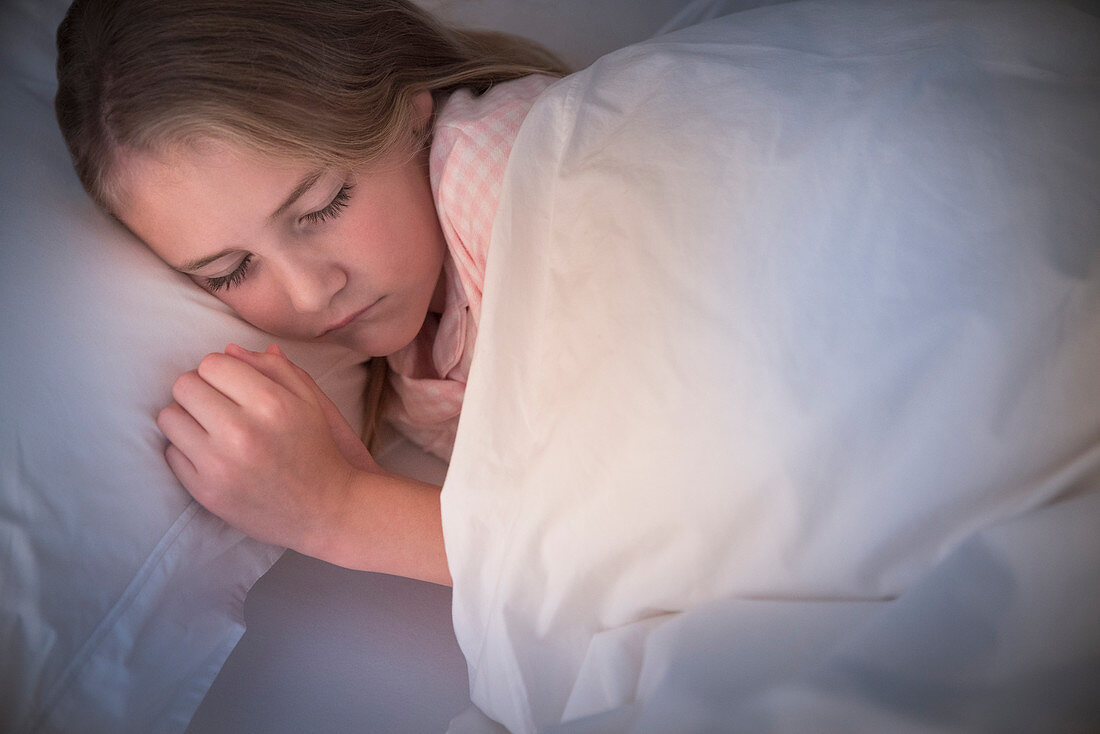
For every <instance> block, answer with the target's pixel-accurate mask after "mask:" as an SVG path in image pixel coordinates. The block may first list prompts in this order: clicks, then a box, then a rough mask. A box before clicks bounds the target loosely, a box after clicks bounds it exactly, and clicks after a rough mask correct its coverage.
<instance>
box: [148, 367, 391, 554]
mask: <svg viewBox="0 0 1100 734" xmlns="http://www.w3.org/2000/svg"><path fill="white" fill-rule="evenodd" d="M172 396H173V398H175V400H174V402H173V403H172V404H170V405H169V406H167V407H166V408H164V410H162V411H161V412H160V414H159V415H158V416H157V425H158V426H159V427H160V429H161V430H162V431H163V432H164V434H165V436H166V437H167V438H168V440H169V441H170V445H169V446H168V448H167V450H166V452H165V457H166V459H167V461H168V464H169V466H170V467H171V468H172V471H173V472H174V473H175V474H176V476H177V477H178V478H179V480H180V482H182V483H183V485H184V487H185V488H186V489H187V490H188V491H189V492H190V493H191V494H192V496H194V497H195V499H196V500H198V501H199V502H200V503H201V504H202V505H204V506H205V507H206V508H207V509H209V510H210V511H211V512H213V513H214V514H216V515H218V516H220V517H221V518H223V519H224V520H226V521H227V522H229V523H230V524H232V525H234V526H236V527H237V528H239V529H241V530H242V531H244V532H245V533H247V534H248V535H250V536H252V537H254V538H257V539H259V540H262V541H265V542H270V543H275V544H279V545H284V546H287V547H291V548H296V549H302V548H308V547H309V546H310V544H311V543H312V542H313V540H314V539H315V538H317V537H321V536H323V535H324V534H325V533H326V532H327V528H328V527H329V526H330V525H331V524H332V523H333V522H335V518H337V517H339V515H340V512H341V507H342V506H343V505H345V504H346V503H347V501H348V499H349V498H348V495H349V493H350V492H351V487H352V483H353V479H354V477H355V475H356V474H357V473H358V472H378V471H380V470H379V469H378V466H377V464H375V463H374V460H373V459H372V458H371V456H370V454H369V452H368V451H367V450H366V448H365V447H364V446H363V444H362V443H361V442H360V441H359V439H358V437H357V436H356V435H355V432H354V431H352V429H351V427H350V426H348V424H347V422H346V421H344V419H343V417H342V416H341V415H340V413H339V411H338V410H337V409H336V406H335V405H333V404H332V402H331V401H330V400H329V399H328V398H327V397H326V396H325V395H324V393H323V392H322V391H321V390H320V388H319V387H317V385H316V383H315V382H314V381H313V380H312V378H310V377H309V375H308V374H307V373H306V372H305V371H304V370H301V369H300V368H298V367H297V366H296V365H294V364H292V363H291V362H290V361H289V360H288V359H286V357H285V356H284V355H283V353H282V352H281V350H279V349H278V347H269V348H268V350H267V351H266V352H262V353H261V352H250V351H248V350H245V349H242V348H241V347H237V346H235V345H230V346H229V347H227V348H226V352H225V354H217V353H215V354H209V355H207V356H206V357H205V358H204V359H203V360H202V362H201V363H200V364H199V367H198V369H196V370H192V371H190V372H187V373H184V374H183V375H181V376H180V377H179V379H177V380H176V383H175V384H174V385H173V388H172Z"/></svg>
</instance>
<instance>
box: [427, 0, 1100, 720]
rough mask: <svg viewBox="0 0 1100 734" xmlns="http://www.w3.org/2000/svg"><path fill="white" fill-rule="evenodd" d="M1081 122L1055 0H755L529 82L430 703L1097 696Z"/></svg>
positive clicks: (1096, 55) (450, 537)
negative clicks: (531, 95) (453, 643)
mask: <svg viewBox="0 0 1100 734" xmlns="http://www.w3.org/2000/svg"><path fill="white" fill-rule="evenodd" d="M1097 130H1100V23H1098V22H1097V19H1096V18H1094V17H1091V16H1089V15H1086V14H1085V13H1083V12H1080V11H1078V10H1075V9H1073V8H1071V7H1069V6H1066V5H1061V4H1055V3H996V4H989V3H961V2H923V3H889V4H887V3H869V2H847V1H843V0H838V1H836V2H797V3H790V4H784V5H777V6H773V7H766V8H760V9H757V10H752V11H745V12H742V13H737V14H734V15H731V16H728V17H727V18H723V19H719V20H717V21H713V22H711V23H708V24H705V25H702V26H697V27H694V28H690V29H687V30H685V31H681V32H679V33H676V34H674V35H671V36H667V37H664V38H661V39H657V40H654V41H651V42H648V43H645V44H642V45H640V46H636V47H632V48H629V49H626V50H624V51H621V52H618V53H616V54H613V55H611V56H609V57H605V58H604V59H602V60H601V61H599V62H597V63H596V64H595V65H594V66H592V67H591V68H589V69H588V70H586V71H584V72H582V73H580V74H577V75H574V76H572V77H570V78H568V79H566V80H564V81H562V82H561V83H559V84H558V85H556V86H555V87H553V88H552V89H551V90H550V91H549V92H548V93H547V94H546V95H545V96H544V97H543V98H542V99H541V100H540V101H539V103H538V104H537V105H536V107H535V108H534V110H532V112H531V115H530V116H529V118H528V120H527V122H526V123H525V125H524V127H523V130H522V131H521V134H520V137H519V140H518V141H517V144H516V147H515V150H514V151H513V154H512V159H511V161H510V163H509V173H508V177H507V180H506V184H505V194H504V198H503V201H502V204H501V210H500V212H499V213H498V217H497V221H496V224H495V228H494V235H493V245H492V250H491V255H490V261H489V266H488V267H489V269H488V275H487V278H488V279H487V284H486V288H485V294H486V300H485V305H484V317H483V322H482V324H481V331H480V336H479V342H478V346H477V354H476V357H475V361H474V366H473V370H472V373H471V378H470V384H469V387H468V391H467V397H466V404H465V408H464V412H463V416H462V423H461V425H460V428H459V435H458V442H457V445H456V448H455V452H454V456H453V459H452V464H451V469H450V473H449V475H448V477H447V482H446V484H445V486H444V493H443V503H444V531H445V536H446V543H447V551H448V557H449V559H450V561H451V570H452V574H453V576H454V580H455V596H454V618H455V624H456V631H457V634H458V637H459V641H460V644H461V645H462V648H463V651H464V653H465V655H466V658H467V662H468V665H469V670H470V679H471V692H472V697H473V700H474V702H475V703H476V704H477V705H478V707H480V710H481V712H483V714H484V716H483V715H481V714H478V713H477V712H471V713H470V715H469V716H466V717H463V718H461V719H460V720H456V722H455V723H454V725H453V727H452V729H453V730H454V731H456V732H458V731H468V730H469V731H481V730H487V729H491V728H492V725H491V724H490V722H489V719H492V720H495V721H497V722H500V723H501V724H503V725H505V726H506V727H507V728H508V729H510V730H512V731H516V732H530V731H536V730H543V729H546V728H548V727H553V726H555V725H558V724H562V722H565V724H566V725H564V726H563V727H562V728H561V729H560V731H571V732H582V731H599V732H609V731H639V732H642V731H645V732H650V731H652V732H667V731H676V732H685V731H715V730H725V729H726V727H728V728H729V729H730V730H736V731H761V730H769V731H806V730H810V729H813V730H821V729H825V730H835V731H860V730H871V731H886V730H889V731H903V730H913V731H923V730H926V729H938V730H952V729H958V730H967V729H970V730H973V729H975V728H977V729H991V730H996V729H997V728H998V726H997V723H998V722H1002V723H1005V724H1007V725H1016V724H1019V723H1021V722H1024V723H1026V722H1029V721H1031V722H1036V723H1040V724H1042V726H1040V727H1039V728H1043V729H1046V728H1048V727H1047V725H1048V724H1054V723H1058V722H1061V723H1063V724H1067V725H1070V724H1075V723H1078V722H1081V721H1084V722H1086V723H1095V722H1097V721H1098V718H1097V717H1098V712H1097V710H1096V708H1095V706H1096V704H1095V703H1089V704H1086V703H1083V702H1088V701H1095V700H1096V699H1095V697H1092V698H1090V697H1089V696H1087V695H1083V693H1086V694H1087V693H1088V692H1089V689H1088V686H1089V685H1090V684H1089V683H1088V681H1089V679H1090V678H1089V676H1091V680H1093V681H1095V680H1096V677H1097V673H1098V672H1100V660H1098V657H1100V656H1098V650H1100V630H1098V629H1097V624H1096V622H1095V610H1096V609H1097V608H1100V552H1098V551H1100V548H1098V543H1097V540H1096V532H1095V528H1096V527H1097V522H1098V521H1100V507H1098V502H1097V499H1096V493H1097V492H1098V491H1100V478H1098V472H1100V408H1098V405H1100V404H1098V401H1097V397H1096V396H1097V395H1100V206H1098V200H1097V193H1096V192H1097V191H1100V154H1098V143H1097V132H1096V131H1097ZM1043 564H1049V565H1043ZM1088 706H1092V708H1091V709H1090V708H1088ZM486 716H487V717H488V718H486ZM1029 716H1030V717H1032V718H1031V719H1028V718H1026V717H1029ZM1082 717H1084V718H1082ZM906 727H908V729H906ZM1023 728H1024V729H1027V726H1024V727H1023Z"/></svg>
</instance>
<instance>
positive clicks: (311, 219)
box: [302, 183, 351, 224]
mask: <svg viewBox="0 0 1100 734" xmlns="http://www.w3.org/2000/svg"><path fill="white" fill-rule="evenodd" d="M349 199H351V184H349V183H346V184H344V185H343V187H342V188H341V189H340V190H339V191H337V192H336V196H334V197H333V198H332V201H330V202H329V204H328V206H326V207H325V208H324V209H319V210H317V211H315V212H310V213H309V214H305V215H303V216H302V220H303V221H305V222H308V223H309V224H321V223H322V222H326V221H328V220H329V219H335V218H336V217H338V216H339V215H340V210H341V209H343V208H344V207H346V206H347V205H348V200H349Z"/></svg>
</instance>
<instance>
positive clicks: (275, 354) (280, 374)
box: [208, 344, 316, 400]
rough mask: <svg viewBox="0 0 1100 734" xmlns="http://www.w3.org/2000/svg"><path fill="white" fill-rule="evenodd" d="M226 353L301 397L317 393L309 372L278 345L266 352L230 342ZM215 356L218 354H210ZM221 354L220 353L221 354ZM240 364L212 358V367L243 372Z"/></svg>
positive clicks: (305, 397) (238, 372)
mask: <svg viewBox="0 0 1100 734" xmlns="http://www.w3.org/2000/svg"><path fill="white" fill-rule="evenodd" d="M225 354H226V355H227V356H229V357H231V358H232V360H231V361H236V362H238V363H239V364H244V365H247V366H248V367H250V368H252V369H253V370H255V371H256V372H259V373H260V374H261V375H263V376H264V377H266V378H267V379H268V380H270V381H271V382H273V383H275V384H276V385H279V386H281V387H283V388H284V389H286V390H289V391H290V392H291V393H293V394H294V395H296V396H298V397H299V398H302V399H305V400H308V399H309V398H310V397H311V396H312V395H314V394H315V389H316V386H315V385H314V383H313V378H311V377H310V376H309V374H308V373H307V372H306V371H305V370H303V369H302V368H300V367H298V366H297V365H295V364H294V363H292V362H291V361H290V360H289V359H287V358H286V355H284V354H283V352H282V350H280V349H279V348H278V347H277V346H275V345H272V346H271V347H268V350H267V351H266V352H253V351H251V350H248V349H245V348H243V347H240V346H237V345H236V344H229V345H228V346H226V348H225ZM208 356H209V357H214V356H216V355H208ZM219 356H220V355H219ZM239 364H238V365H237V366H234V365H232V364H230V365H223V364H221V361H217V362H215V361H214V360H212V364H211V365H210V366H211V367H212V368H216V369H220V368H222V367H226V368H227V369H229V371H230V372H234V371H235V372H236V373H237V374H238V375H239V374H242V372H241V370H240V366H239Z"/></svg>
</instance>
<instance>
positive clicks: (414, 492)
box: [295, 471, 451, 586]
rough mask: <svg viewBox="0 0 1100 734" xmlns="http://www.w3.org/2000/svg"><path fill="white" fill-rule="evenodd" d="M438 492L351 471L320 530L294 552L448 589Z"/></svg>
mask: <svg viewBox="0 0 1100 734" xmlns="http://www.w3.org/2000/svg"><path fill="white" fill-rule="evenodd" d="M439 494H440V488H439V487H437V486H434V485H431V484H427V483H425V482H419V481H417V480H415V479H409V478H408V477H402V476H398V475H395V474H376V473H370V472H361V471H357V472H355V474H354V475H353V476H352V478H351V481H350V482H349V484H348V487H347V489H346V491H345V492H343V493H342V494H341V495H340V500H339V501H338V502H337V503H336V504H335V505H334V506H333V508H332V510H331V517H330V518H329V521H328V522H327V523H325V527H324V529H323V530H321V531H320V532H318V533H317V534H316V535H315V536H314V537H313V538H311V539H309V540H306V541H304V542H303V547H301V548H296V549H295V550H299V551H301V552H303V553H306V554H307V555H310V556H313V557H315V558H319V559H321V560H324V561H328V562H329V563H335V564H337V565H339V566H344V567H346V568H353V569H356V570H360V571H374V572H379V573H388V574H393V575H395V576H406V577H408V578H414V579H420V580H423V581H431V582H433V583H437V584H444V585H447V586H450V585H451V574H450V571H449V570H448V568H447V556H446V553H445V552H444V549H443V523H442V519H441V515H440V504H439Z"/></svg>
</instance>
